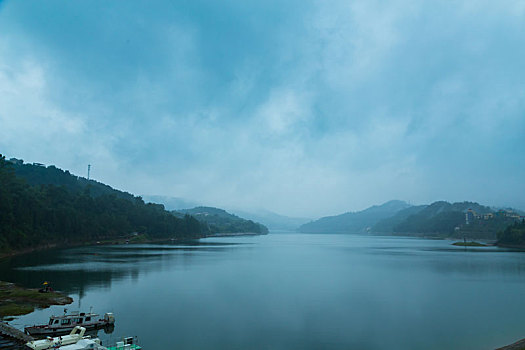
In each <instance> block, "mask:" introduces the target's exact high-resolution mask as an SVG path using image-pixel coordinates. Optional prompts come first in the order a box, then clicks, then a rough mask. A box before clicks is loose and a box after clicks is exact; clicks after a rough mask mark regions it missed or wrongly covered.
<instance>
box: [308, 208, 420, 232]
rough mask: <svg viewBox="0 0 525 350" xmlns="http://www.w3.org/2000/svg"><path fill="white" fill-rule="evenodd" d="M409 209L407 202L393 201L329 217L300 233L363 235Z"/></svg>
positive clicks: (313, 222) (311, 223)
mask: <svg viewBox="0 0 525 350" xmlns="http://www.w3.org/2000/svg"><path fill="white" fill-rule="evenodd" d="M409 207H411V205H410V204H408V203H406V202H403V201H399V200H393V201H389V202H386V203H384V204H382V205H374V206H372V207H370V208H368V209H365V210H362V211H358V212H353V213H345V214H341V215H337V216H327V217H324V218H321V219H319V220H316V221H312V222H309V223H307V224H304V225H302V226H301V227H299V231H300V232H304V233H363V232H367V230H368V229H369V228H370V227H372V226H374V225H375V224H377V223H378V222H379V221H380V220H383V219H385V218H389V217H392V216H394V215H395V214H397V213H398V212H399V211H401V210H403V209H406V208H409Z"/></svg>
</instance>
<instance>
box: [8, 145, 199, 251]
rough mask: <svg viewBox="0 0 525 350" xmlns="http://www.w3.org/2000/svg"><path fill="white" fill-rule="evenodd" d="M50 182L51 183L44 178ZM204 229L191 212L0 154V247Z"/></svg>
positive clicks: (189, 234) (183, 234) (188, 234)
mask: <svg viewBox="0 0 525 350" xmlns="http://www.w3.org/2000/svg"><path fill="white" fill-rule="evenodd" d="M50 183H51V184H50ZM206 233H208V232H207V231H206V229H205V228H204V227H203V226H202V225H201V224H200V223H199V221H197V220H196V219H195V218H193V217H191V216H189V215H186V216H184V217H183V218H178V217H175V216H174V215H172V214H171V213H170V212H168V211H166V210H164V206H162V205H159V204H151V203H148V204H146V203H144V201H143V200H142V199H141V198H140V197H134V196H133V195H131V194H129V193H125V192H121V191H116V190H113V189H112V188H111V187H109V186H106V185H103V184H99V183H95V182H92V181H89V182H87V180H85V179H82V178H78V177H76V176H73V175H71V174H69V173H68V172H64V171H62V170H60V169H57V168H55V167H44V166H38V165H22V164H20V163H19V162H18V164H16V162H15V164H13V162H10V161H6V160H5V157H2V156H1V155H0V251H1V252H2V253H6V252H10V251H14V250H23V249H28V248H32V247H37V246H42V245H51V244H76V243H82V242H94V241H97V240H105V239H113V238H120V237H125V236H128V235H132V234H144V236H146V237H150V238H152V239H155V238H193V237H201V236H203V235H205V234H206Z"/></svg>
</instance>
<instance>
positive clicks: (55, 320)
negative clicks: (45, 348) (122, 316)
mask: <svg viewBox="0 0 525 350" xmlns="http://www.w3.org/2000/svg"><path fill="white" fill-rule="evenodd" d="M114 323H115V316H113V314H112V313H109V312H108V313H106V314H104V318H99V315H98V314H95V313H92V312H88V313H85V312H78V311H76V312H71V313H69V314H68V313H67V309H64V314H63V315H60V316H51V317H49V322H48V323H47V324H43V325H35V326H29V327H25V328H24V331H25V332H26V333H27V334H29V335H32V336H54V335H59V334H67V333H68V332H71V330H72V329H74V328H75V327H76V326H80V327H83V328H86V329H88V330H91V329H100V328H104V327H107V326H112V325H113V324H114Z"/></svg>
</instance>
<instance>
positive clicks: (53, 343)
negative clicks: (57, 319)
mask: <svg viewBox="0 0 525 350" xmlns="http://www.w3.org/2000/svg"><path fill="white" fill-rule="evenodd" d="M85 333H86V329H85V328H84V327H79V326H77V327H75V328H73V330H72V331H71V333H69V334H68V335H64V336H62V337H55V338H52V337H47V338H46V339H42V340H33V341H30V342H28V343H26V346H27V347H28V348H30V349H33V350H46V349H55V348H57V347H59V346H62V345H69V344H76V343H77V342H79V341H80V340H82V339H84V338H85V337H84V334H85ZM87 338H89V337H87Z"/></svg>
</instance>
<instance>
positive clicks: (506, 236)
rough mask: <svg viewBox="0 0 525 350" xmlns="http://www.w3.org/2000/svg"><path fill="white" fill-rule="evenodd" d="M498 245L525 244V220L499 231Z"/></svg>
mask: <svg viewBox="0 0 525 350" xmlns="http://www.w3.org/2000/svg"><path fill="white" fill-rule="evenodd" d="M498 245H510V246H525V220H522V221H520V222H516V223H514V224H513V225H510V226H508V227H507V228H506V229H505V230H503V231H501V232H499V233H498Z"/></svg>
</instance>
